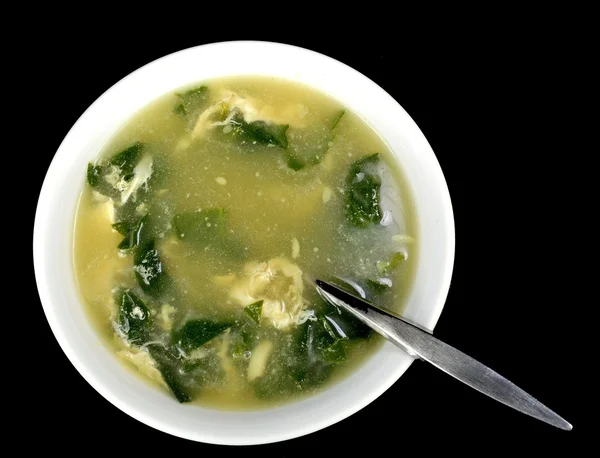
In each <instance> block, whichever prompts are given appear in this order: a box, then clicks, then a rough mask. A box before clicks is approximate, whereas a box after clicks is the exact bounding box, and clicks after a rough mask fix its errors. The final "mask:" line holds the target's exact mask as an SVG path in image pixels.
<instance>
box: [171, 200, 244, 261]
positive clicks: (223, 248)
mask: <svg viewBox="0 0 600 458" xmlns="http://www.w3.org/2000/svg"><path fill="white" fill-rule="evenodd" d="M227 219H228V218H227V211H226V210H225V209H223V208H206V209H202V210H200V211H197V212H186V213H179V214H177V215H175V217H174V218H173V227H174V228H175V231H176V233H177V236H178V237H179V238H180V239H182V240H184V241H186V242H190V243H194V244H196V245H197V246H198V247H199V248H202V249H214V250H216V251H217V252H218V253H219V254H224V255H228V256H232V257H238V258H240V257H242V258H243V257H245V256H246V250H245V247H244V245H243V244H242V243H241V242H240V241H239V239H237V238H236V237H235V236H234V234H232V233H231V232H230V231H229V229H228V221H227Z"/></svg>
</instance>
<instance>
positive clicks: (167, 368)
mask: <svg viewBox="0 0 600 458" xmlns="http://www.w3.org/2000/svg"><path fill="white" fill-rule="evenodd" d="M148 352H149V353H150V356H152V358H153V359H154V361H155V362H156V366H157V369H158V370H159V371H160V373H161V375H162V377H163V380H164V381H165V383H166V384H167V386H168V387H169V389H170V390H171V392H172V393H173V395H174V396H175V398H176V399H177V400H178V401H179V402H181V403H184V402H190V401H191V400H192V396H191V395H190V393H189V390H188V389H187V387H186V385H185V380H184V377H183V376H182V375H181V372H180V367H181V361H180V359H178V356H176V353H175V351H174V349H169V348H167V347H164V346H162V345H160V344H152V345H148Z"/></svg>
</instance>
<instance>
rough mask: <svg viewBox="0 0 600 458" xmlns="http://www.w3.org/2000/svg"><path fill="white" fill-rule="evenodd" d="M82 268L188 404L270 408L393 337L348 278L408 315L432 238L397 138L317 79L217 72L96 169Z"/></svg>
mask: <svg viewBox="0 0 600 458" xmlns="http://www.w3.org/2000/svg"><path fill="white" fill-rule="evenodd" d="M82 175H86V177H85V178H86V183H85V186H84V188H83V191H82V193H81V197H80V199H79V204H78V207H77V212H76V217H75V230H74V250H73V253H74V269H75V276H76V279H77V283H78V287H79V291H80V294H81V296H82V299H83V302H84V304H85V306H86V308H87V310H88V313H89V316H90V317H91V319H92V321H93V322H94V324H95V326H96V327H97V329H98V333H99V334H100V335H101V336H102V337H103V339H104V340H105V342H106V344H107V345H108V346H109V347H110V348H111V350H112V351H114V352H115V354H116V355H117V356H118V357H119V358H120V359H121V360H122V361H123V362H124V364H125V365H126V366H127V367H129V368H131V369H132V370H133V371H135V372H136V373H138V374H140V376H142V377H143V378H145V379H146V380H148V381H149V382H150V383H153V384H155V385H156V386H157V387H160V389H164V390H166V391H168V392H169V393H171V395H173V397H174V398H175V399H177V400H178V401H179V402H194V403H197V404H199V405H202V406H210V407H214V408H220V409H245V408H260V407H265V406H271V405H274V404H280V403H285V402H289V401H290V400H293V399H298V398H299V397H301V396H306V395H307V394H311V393H314V392H316V391H318V390H320V389H323V387H326V386H328V385H329V384H331V383H334V382H335V381H336V380H340V379H341V378H342V377H344V376H346V375H347V374H349V373H350V372H351V371H353V370H355V369H356V368H357V367H358V366H359V365H360V364H361V362H362V361H364V360H365V358H367V357H368V356H369V355H370V354H372V353H373V352H374V351H375V350H376V349H377V347H378V346H379V345H380V344H381V342H382V339H381V338H380V337H379V336H377V335H375V334H374V333H373V332H371V330H370V329H369V328H368V327H366V326H365V325H364V324H362V323H361V322H360V321H358V320H357V319H356V318H354V317H352V316H350V315H349V314H348V313H347V312H344V311H342V310H338V309H337V308H335V307H333V306H331V305H329V304H327V303H325V302H324V301H323V300H322V299H321V298H320V297H319V295H318V294H317V292H316V290H315V286H314V279H317V278H320V279H323V280H330V281H334V282H335V283H337V284H338V285H340V286H343V287H345V288H347V289H348V290H349V291H351V292H354V293H355V294H357V295H362V296H364V297H366V298H367V299H369V300H371V301H372V302H374V303H376V304H378V305H380V306H382V307H386V308H389V309H391V310H393V311H395V312H400V311H401V307H402V305H403V303H404V301H405V300H406V298H407V296H408V293H409V291H410V285H411V280H412V276H413V273H414V270H415V259H416V256H415V254H416V249H417V243H416V241H415V240H414V239H413V237H412V234H415V233H416V226H415V225H416V222H415V218H414V211H413V205H412V202H411V196H410V191H409V189H407V186H406V184H405V183H404V181H403V180H402V175H401V171H400V170H399V169H398V166H397V164H396V162H395V160H394V159H393V156H392V154H391V152H390V151H389V149H388V148H387V146H386V145H385V143H384V142H383V141H382V140H381V138H379V137H378V136H377V134H376V133H375V132H374V131H373V130H372V129H371V128H370V127H369V126H368V125H367V124H366V123H365V122H364V121H363V120H361V119H360V118H359V117H358V116H357V115H356V114H354V113H352V112H351V111H349V110H347V109H346V108H345V107H343V106H341V105H340V103H339V102H337V101H335V100H332V99H331V98H329V97H328V96H326V95H325V94H322V93H320V92H318V91H316V90H314V89H312V88H309V87H307V86H304V85H300V84H297V83H293V82H290V81H285V80H277V79H274V78H267V77H232V78H221V79H217V80H213V81H207V82H204V83H202V84H198V85H195V86H192V87H187V88H183V89H181V90H180V91H178V92H176V93H172V94H167V95H165V96H163V97H161V98H159V99H158V100H156V101H154V102H152V103H150V104H149V105H148V106H147V107H145V108H143V109H142V110H140V111H139V112H138V113H137V114H136V115H135V116H134V117H133V118H132V119H131V120H130V121H129V122H128V123H127V124H126V125H125V126H123V128H122V129H121V130H120V131H119V132H118V133H117V134H116V135H115V136H114V138H113V139H112V140H111V141H110V142H109V143H108V144H107V145H105V147H104V148H103V151H101V153H100V154H99V156H98V158H97V160H96V161H95V162H94V163H90V164H89V165H88V169H87V173H84V171H82Z"/></svg>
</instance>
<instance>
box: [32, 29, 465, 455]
mask: <svg viewBox="0 0 600 458" xmlns="http://www.w3.org/2000/svg"><path fill="white" fill-rule="evenodd" d="M237 46H242V47H248V46H259V47H267V48H269V47H277V48H284V49H287V50H289V52H294V53H303V54H304V55H306V56H308V55H312V57H309V58H311V59H312V58H317V57H318V58H319V59H325V60H327V61H329V62H330V63H331V64H332V65H336V66H338V67H340V68H343V71H344V72H349V73H352V74H354V76H355V77H358V78H359V79H362V80H364V82H365V84H369V85H371V86H373V87H374V88H376V89H377V90H379V91H380V92H381V93H382V96H383V97H387V98H389V99H390V100H391V101H392V102H393V103H395V104H396V105H397V109H398V110H399V111H401V112H403V113H404V115H405V116H406V118H407V119H408V120H409V121H410V122H412V124H413V125H414V128H415V129H416V132H418V134H420V136H421V137H422V140H423V141H424V144H425V145H426V146H427V149H428V150H429V151H430V152H431V158H429V159H430V162H431V164H430V165H431V166H432V167H433V169H432V170H431V171H432V173H433V174H436V175H437V178H436V179H437V182H438V185H439V186H440V189H439V191H440V193H441V194H440V196H441V198H442V200H443V202H442V204H443V205H444V206H445V208H446V209H447V210H448V211H446V212H445V214H444V215H443V218H444V224H445V227H446V229H447V230H446V232H445V237H446V239H445V241H444V243H445V248H446V250H447V251H446V253H445V257H444V262H445V264H444V268H443V271H444V275H443V276H442V279H441V280H440V284H439V286H438V291H437V297H436V298H435V303H436V306H435V308H434V309H433V311H432V312H431V313H430V314H429V315H428V317H426V319H425V321H424V322H423V321H422V322H421V323H420V324H421V325H422V326H424V327H426V328H428V329H431V330H432V329H433V328H434V327H435V324H436V323H437V321H438V319H439V317H440V315H441V312H442V310H443V307H444V304H445V301H446V297H447V295H448V291H449V288H450V281H451V278H452V272H453V268H454V255H455V232H454V230H455V229H454V215H453V211H452V203H451V199H450V194H449V190H448V187H447V183H446V180H445V177H444V175H443V172H442V169H441V167H440V165H439V162H438V160H437V158H436V156H435V153H434V152H433V149H432V148H431V146H430V145H429V143H428V142H427V140H426V138H425V136H424V135H423V133H422V132H421V130H420V129H419V127H418V126H417V124H416V123H415V122H414V120H412V118H411V117H410V115H409V114H408V113H406V111H405V110H404V108H402V106H401V105H400V104H399V103H398V102H397V101H396V100H395V99H394V98H393V97H392V96H391V95H390V94H389V93H388V92H386V91H385V90H384V89H383V88H382V87H381V86H379V85H378V84H377V83H375V82H374V81H373V80H371V79H370V78H368V77H367V76H365V75H364V74H362V73H360V72H359V71H358V70H356V69H354V68H352V67H350V66H348V65H347V64H345V63H343V62H340V61H338V60H336V59H334V58H332V57H329V56H327V55H325V54H322V53H319V52H316V51H313V50H310V49H307V48H303V47H299V46H295V45H289V44H285V43H277V42H270V41H249V40H236V41H222V42H214V43H208V44H203V45H198V46H192V47H189V48H186V49H182V50H180V51H177V52H173V53H170V54H167V55H164V56H162V57H160V58H158V59H155V60H153V61H151V62H149V63H147V64H146V65H143V66H142V67H139V68H138V69H136V70H134V71H133V72H131V73H129V74H127V75H126V76H124V77H123V78H121V79H120V80H119V81H117V82H116V83H115V84H113V85H112V86H111V87H109V88H108V89H107V90H106V91H104V92H103V93H102V94H101V95H100V96H99V97H98V98H97V99H96V100H95V101H94V102H93V103H92V104H91V105H90V106H89V107H88V108H87V109H86V110H85V111H84V112H83V113H82V115H81V116H80V117H79V118H78V119H77V121H76V122H75V123H74V124H73V126H72V127H71V128H70V130H69V132H68V133H67V134H66V136H65V138H64V139H63V141H62V142H61V144H60V146H59V147H58V149H57V151H56V153H55V154H54V157H53V158H52V161H51V163H50V165H49V167H48V171H47V173H46V176H45V178H44V182H43V184H42V187H41V191H40V196H39V199H38V204H37V207H36V213H35V221H34V234H33V258H34V272H35V277H36V284H37V288H38V293H39V296H40V300H41V303H42V306H43V309H44V313H45V315H46V319H47V320H48V323H49V325H50V327H51V329H52V332H53V334H54V336H55V338H56V340H57V341H58V343H59V345H60V347H61V348H62V350H63V351H64V353H65V354H66V355H67V357H68V359H69V361H70V362H71V363H72V364H73V365H74V366H75V368H76V369H77V371H78V372H79V373H80V374H81V375H82V376H83V377H84V379H85V380H86V381H87V382H88V383H89V384H90V385H91V386H92V387H93V388H94V389H95V390H96V391H98V392H99V393H100V394H101V395H102V396H103V397H104V398H105V399H107V400H108V401H109V402H111V403H112V404H113V405H115V406H116V407H118V408H119V409H120V410H121V411H123V412H125V413H126V414H128V415H130V416H131V417H133V418H135V419H137V420H139V421H142V422H143V423H146V424H148V425H149V426H152V427H154V428H156V429H158V430H160V431H163V432H166V433H169V434H172V435H175V436H178V437H182V438H186V439H190V440H196V441H201V442H206V443H214V444H228V445H250V444H263V443H270V442H277V441H283V440H287V439H292V438H295V437H300V436H303V435H306V434H309V433H312V432H315V431H318V430H320V429H323V428H325V427H327V426H329V425H331V424H334V423H336V422H338V421H341V420H343V419H344V418H347V417H348V416H350V415H352V414H354V413H355V412H357V411H359V410H360V409H362V408H363V407H365V406H366V405H368V404H370V403H371V402H372V401H374V400H375V399H376V398H378V397H379V396H380V395H381V394H382V393H383V392H385V391H386V390H387V389H388V388H389V387H390V386H391V385H393V384H394V383H395V382H396V381H397V380H398V379H399V378H400V377H401V375H402V374H403V373H404V372H405V370H406V369H407V368H408V367H409V366H410V364H411V363H412V360H407V361H406V363H405V364H400V365H398V367H396V368H395V370H393V371H390V375H389V377H388V380H386V381H385V382H383V383H381V384H380V385H379V386H378V387H377V389H373V390H372V391H371V392H370V393H369V395H367V396H365V397H364V398H363V399H361V400H360V402H355V403H353V404H352V406H349V407H346V408H344V409H340V411H338V412H337V413H336V414H332V415H331V416H330V417H329V418H326V419H315V421H313V422H307V423H306V425H304V427H303V428H302V429H301V430H294V431H292V430H289V431H284V432H279V433H275V434H270V435H269V434H265V435H264V437H261V438H260V439H259V440H256V441H247V440H246V441H239V440H236V439H235V438H232V439H231V440H223V439H222V438H218V439H215V438H214V437H211V436H206V435H204V436H203V435H202V434H201V433H200V434H189V433H186V432H182V431H181V430H180V429H178V428H176V427H172V425H170V424H168V423H167V422H163V421H160V420H159V419H158V418H156V417H155V416H152V415H151V414H149V413H147V412H142V411H140V410H139V409H135V408H133V407H132V406H130V405H127V404H126V403H124V402H123V400H122V399H120V398H118V397H117V396H116V395H115V394H114V393H112V392H111V391H110V390H108V389H106V387H105V386H104V385H103V383H101V382H100V381H99V380H98V379H97V378H96V376H95V375H94V374H93V373H92V372H91V371H90V370H89V368H88V366H87V365H86V363H85V362H84V361H82V360H81V358H79V357H78V356H77V355H76V354H75V352H74V351H73V350H72V348H71V345H72V344H71V342H70V341H69V339H68V337H67V336H66V334H65V333H64V332H63V328H62V325H61V322H60V317H59V316H57V315H56V313H55V312H56V311H55V309H54V305H53V300H52V298H51V295H50V293H49V290H48V288H47V284H46V272H45V268H44V265H45V263H44V254H43V248H44V246H43V244H44V240H43V237H42V234H43V233H44V232H45V230H46V226H47V223H48V218H47V217H44V211H43V209H44V207H45V204H46V202H47V197H48V196H49V195H51V193H52V192H53V189H52V188H51V179H50V178H51V177H54V175H56V173H57V170H56V169H57V166H56V163H57V162H58V160H59V157H61V155H64V154H66V152H65V144H66V143H67V141H68V140H69V138H70V137H71V136H72V135H73V132H74V131H75V130H76V128H77V126H78V125H79V124H80V123H81V121H82V119H84V118H85V117H86V116H88V114H89V113H91V112H93V111H94V109H95V107H97V106H98V105H99V103H101V101H102V100H103V99H104V98H106V97H107V96H108V94H110V93H111V92H114V91H115V90H116V88H119V87H121V86H123V85H124V84H126V83H127V82H128V81H129V80H130V79H133V78H135V76H136V75H138V74H140V73H141V72H144V71H148V69H150V68H153V67H156V66H157V65H158V64H159V63H161V62H164V61H166V60H169V59H175V58H178V57H180V56H183V55H185V54H188V53H194V52H197V51H196V50H199V49H208V48H224V47H237ZM239 75H242V74H241V73H240V74H239ZM192 82H193V81H191V80H190V83H192ZM315 89H317V90H320V89H319V88H315ZM321 92H322V91H321ZM341 102H342V103H344V101H343V100H342V101H341ZM131 115H132V113H129V117H131ZM112 135H114V132H110V133H109V134H108V135H107V138H111V136H112ZM78 189H79V188H78ZM94 332H95V331H94ZM386 345H388V344H387V343H386ZM378 351H380V350H378ZM372 357H373V356H372ZM372 357H371V358H372ZM337 383H339V382H337ZM237 412H238V413H239V411H237Z"/></svg>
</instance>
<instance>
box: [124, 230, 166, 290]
mask: <svg viewBox="0 0 600 458" xmlns="http://www.w3.org/2000/svg"><path fill="white" fill-rule="evenodd" d="M155 245H156V243H155V241H154V240H150V241H148V242H146V243H145V244H144V245H141V246H140V247H138V249H137V250H136V252H135V254H134V256H133V270H134V271H135V276H136V279H137V281H138V284H139V285H140V287H141V288H142V289H143V290H144V292H145V293H146V294H148V295H150V296H152V297H159V296H160V295H161V294H162V293H163V292H164V291H165V289H166V287H167V286H168V285H169V283H170V278H169V276H168V274H167V273H166V272H165V270H164V267H163V264H162V262H161V260H160V256H159V254H158V251H157V250H156V247H155Z"/></svg>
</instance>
